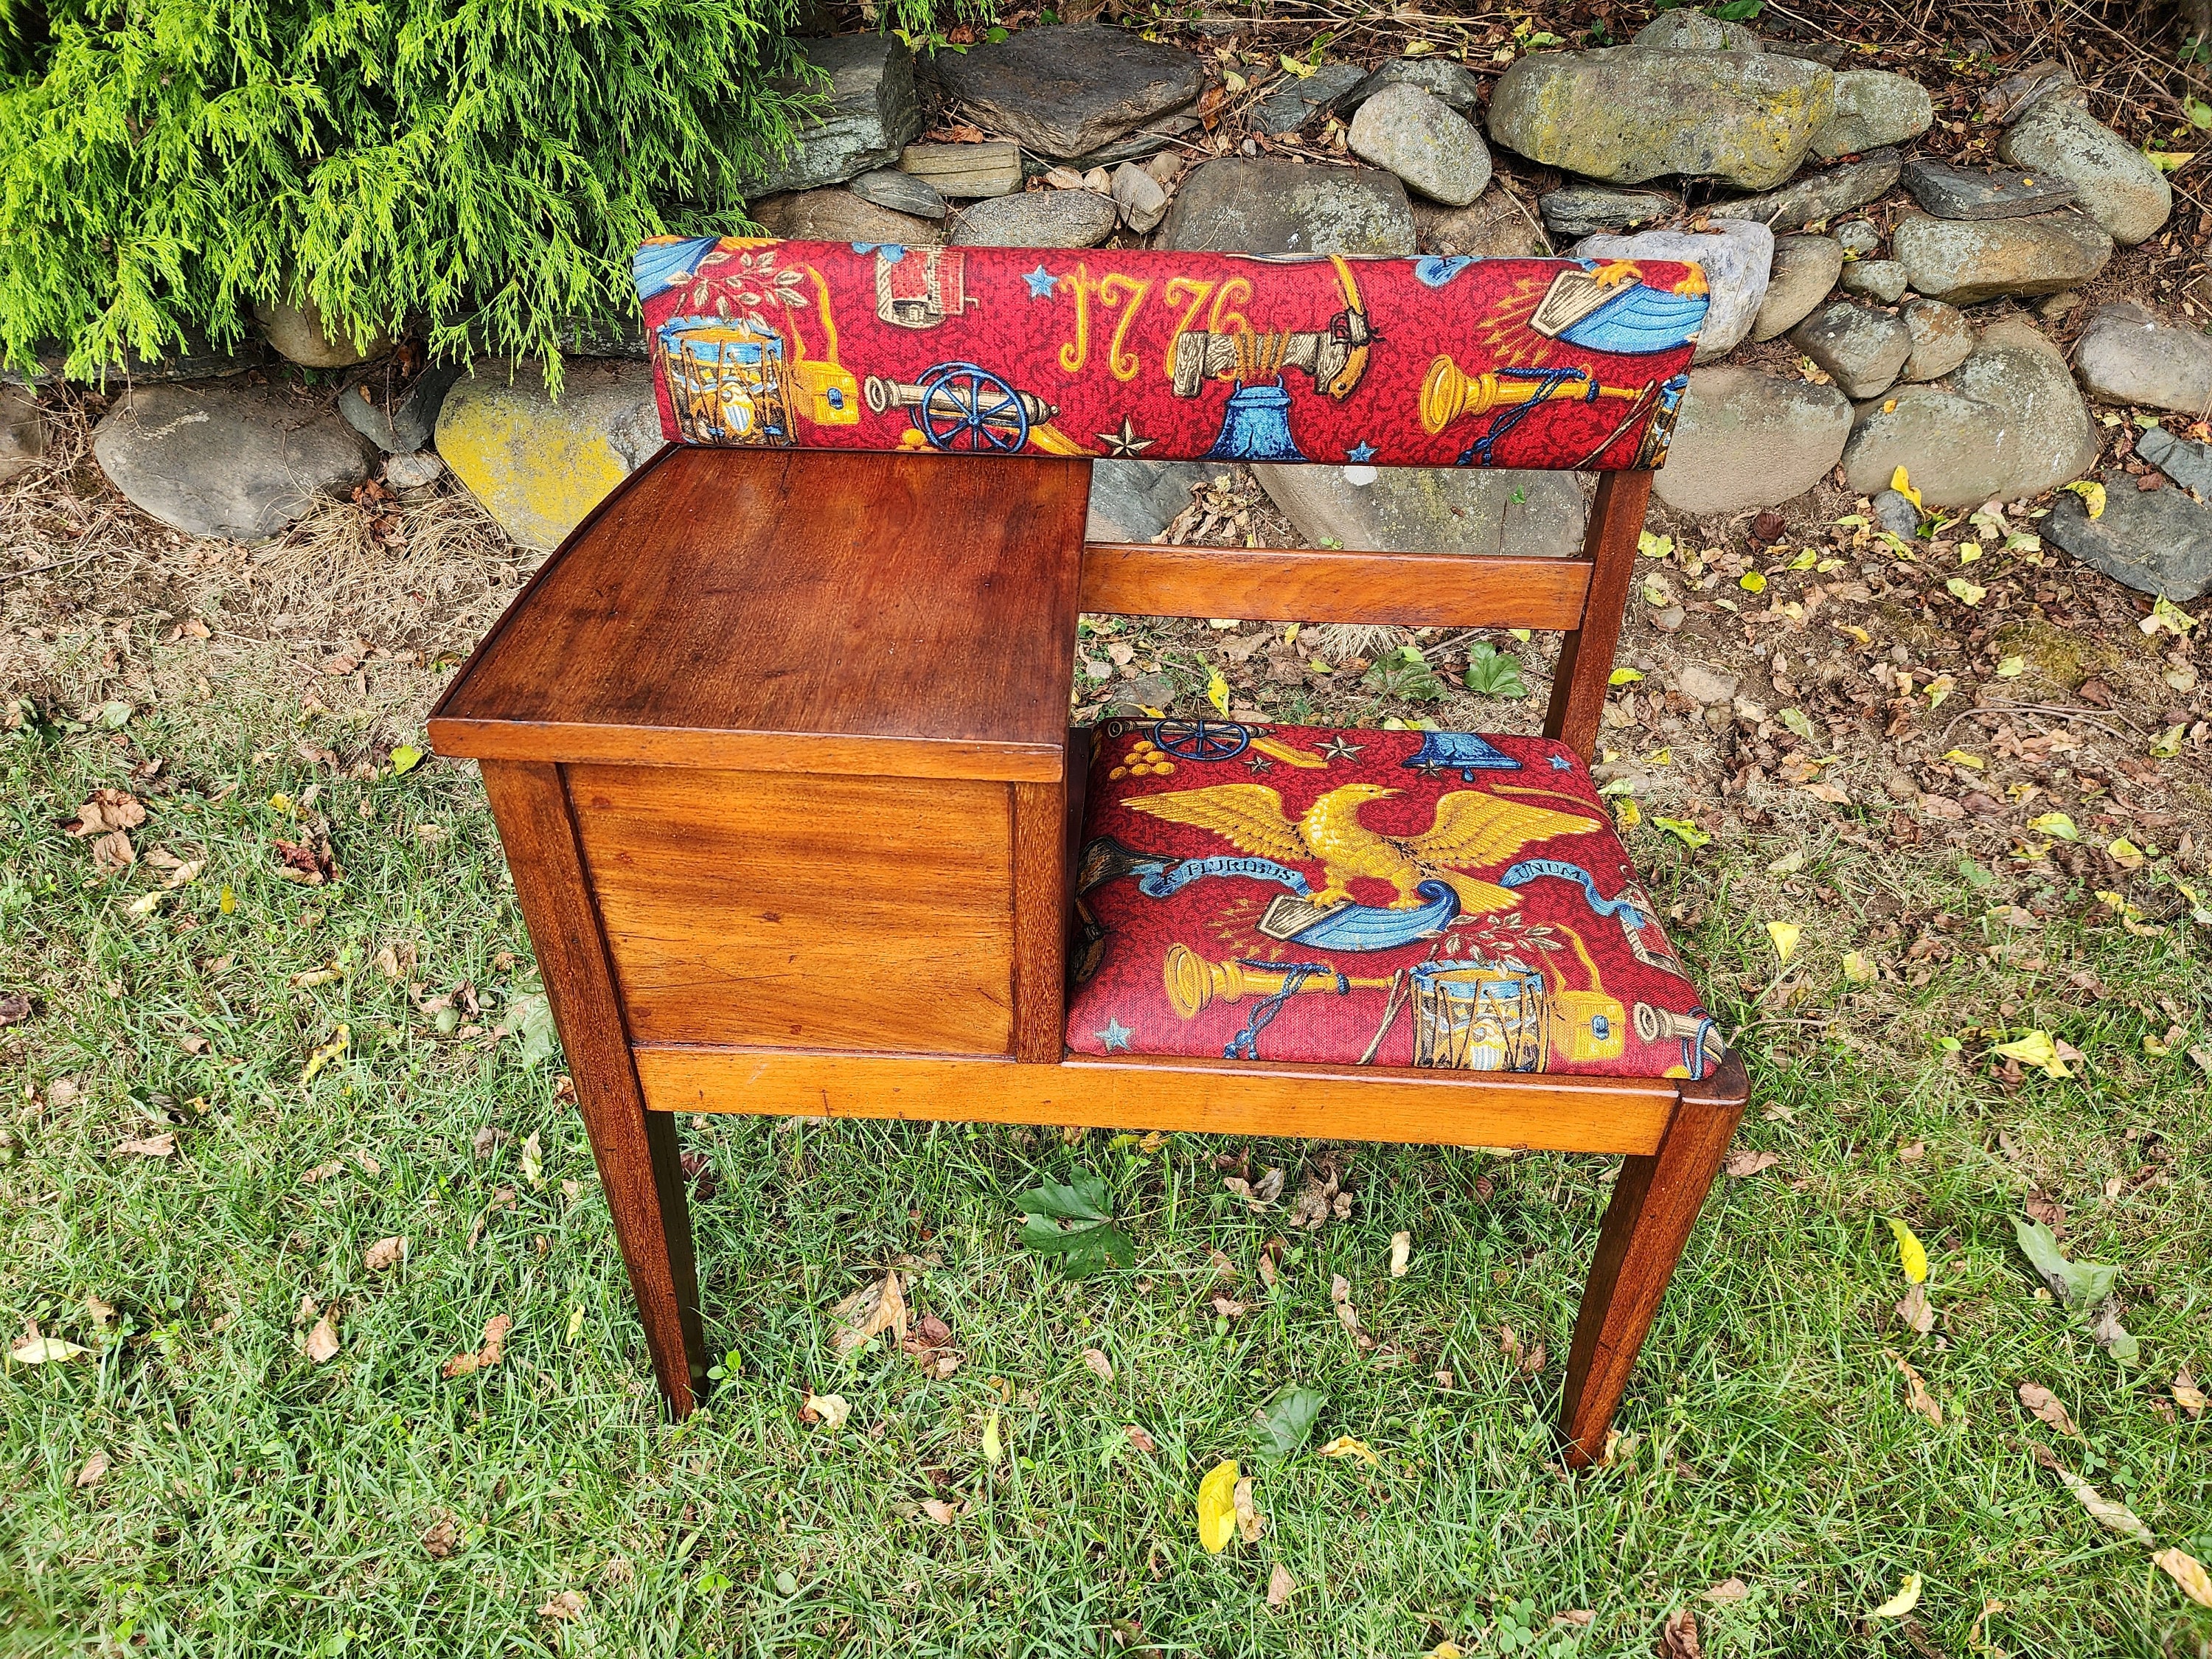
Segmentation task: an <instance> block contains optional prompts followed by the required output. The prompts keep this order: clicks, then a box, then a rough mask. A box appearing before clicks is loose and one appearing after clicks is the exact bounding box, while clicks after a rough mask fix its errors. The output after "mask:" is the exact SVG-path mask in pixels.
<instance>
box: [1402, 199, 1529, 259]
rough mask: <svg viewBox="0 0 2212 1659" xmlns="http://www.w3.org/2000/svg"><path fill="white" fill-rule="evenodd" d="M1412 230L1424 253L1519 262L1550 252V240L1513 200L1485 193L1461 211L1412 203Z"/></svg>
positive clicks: (1430, 203)
mask: <svg viewBox="0 0 2212 1659" xmlns="http://www.w3.org/2000/svg"><path fill="white" fill-rule="evenodd" d="M1413 228H1414V231H1415V233H1416V234H1418V236H1419V240H1420V250H1421V252H1424V253H1444V254H1454V253H1472V254H1474V256H1475V257H1476V258H1483V259H1520V258H1529V257H1531V256H1534V255H1538V254H1546V253H1549V252H1551V251H1552V244H1551V241H1550V240H1549V239H1548V238H1547V237H1546V235H1545V234H1544V229H1543V227H1542V226H1541V225H1539V224H1538V223H1537V222H1535V221H1534V219H1533V218H1532V217H1531V216H1529V213H1528V209H1526V208H1524V207H1522V205H1521V204H1520V202H1519V201H1518V199H1516V197H1513V196H1511V195H1510V194H1509V193H1507V191H1504V189H1502V188H1501V189H1498V190H1486V191H1483V192H1482V194H1481V195H1480V196H1478V197H1475V198H1474V200H1473V201H1472V202H1469V203H1468V204H1467V205H1466V206H1465V207H1463V208H1448V207H1440V206H1438V205H1437V204H1436V203H1434V202H1416V203H1414V204H1413Z"/></svg>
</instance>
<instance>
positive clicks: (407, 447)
mask: <svg viewBox="0 0 2212 1659" xmlns="http://www.w3.org/2000/svg"><path fill="white" fill-rule="evenodd" d="M460 374H461V366H460V365H459V363H432V364H430V365H429V366H428V368H424V369H423V370H422V373H420V374H416V376H415V377H414V378H413V379H411V380H410V379H408V378H407V377H405V376H404V375H403V374H400V373H399V372H398V369H397V368H395V367H394V366H393V365H392V364H391V363H390V362H385V363H380V364H379V365H377V366H376V367H375V368H371V369H369V370H368V371H367V372H366V373H365V374H356V375H355V376H354V377H353V378H352V379H350V380H348V381H347V382H346V383H345V385H344V386H343V388H341V389H340V391H339V392H338V413H339V414H341V415H343V416H345V420H346V424H347V425H348V426H349V427H351V428H353V429H354V430H355V431H356V432H358V433H360V434H361V435H362V437H364V438H366V439H368V441H369V442H371V443H373V444H374V445H375V446H376V447H378V448H379V449H380V450H382V451H383V452H384V453H386V454H387V455H408V454H412V453H414V452H415V451H416V450H418V449H420V448H422V446H423V445H424V444H427V443H428V442H429V441H430V436H431V434H433V433H435V431H436V430H437V429H438V410H439V408H440V406H441V404H444V403H445V401H446V393H447V392H449V391H451V390H452V389H453V382H454V381H455V380H459V378H460Z"/></svg>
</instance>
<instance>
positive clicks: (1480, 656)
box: [1467, 640, 1528, 697]
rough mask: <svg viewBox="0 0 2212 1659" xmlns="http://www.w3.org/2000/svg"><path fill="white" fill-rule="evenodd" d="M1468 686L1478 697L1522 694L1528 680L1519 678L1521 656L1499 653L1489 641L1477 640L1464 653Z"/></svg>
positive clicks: (1524, 694)
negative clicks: (1472, 646) (1468, 650)
mask: <svg viewBox="0 0 2212 1659" xmlns="http://www.w3.org/2000/svg"><path fill="white" fill-rule="evenodd" d="M1467 689H1468V690H1470V691H1472V692H1474V693H1475V695H1476V696H1484V697H1525V696H1528V682H1527V681H1525V680H1523V679H1522V678H1521V659H1519V658H1518V657H1516V656H1515V655H1514V654H1513V653H1511V652H1510V651H1504V652H1501V651H1500V650H1498V647H1496V646H1494V645H1492V643H1491V642H1490V641H1488V640H1480V641H1476V643H1475V647H1474V649H1473V650H1472V651H1470V652H1468V653H1467Z"/></svg>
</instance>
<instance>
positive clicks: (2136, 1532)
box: [2037, 1459, 2157, 1547]
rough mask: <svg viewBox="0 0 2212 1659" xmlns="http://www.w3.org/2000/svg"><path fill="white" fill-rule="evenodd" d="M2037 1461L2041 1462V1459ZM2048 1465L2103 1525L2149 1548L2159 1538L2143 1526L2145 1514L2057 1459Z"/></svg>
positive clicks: (2084, 1507) (2068, 1489) (2067, 1488)
mask: <svg viewBox="0 0 2212 1659" xmlns="http://www.w3.org/2000/svg"><path fill="white" fill-rule="evenodd" d="M2037 1461H2038V1462H2041V1460H2040V1459H2038V1460H2037ZM2045 1467H2046V1468H2049V1469H2050V1470H2051V1473H2052V1474H2055V1475H2057V1477H2058V1478H2059V1479H2060V1480H2063V1481H2064V1482H2065V1483H2066V1490H2067V1491H2069V1492H2072V1493H2073V1494H2074V1496H2075V1498H2077V1499H2078V1500H2079V1501H2080V1503H2081V1507H2082V1508H2083V1509H2085V1510H2088V1511H2089V1514H2090V1516H2091V1517H2092V1518H2093V1519H2094V1520H2095V1521H2096V1522H2098V1523H2099V1524H2100V1525H2101V1526H2104V1527H2107V1528H2111V1529H2112V1531H2114V1532H2116V1533H2118V1534H2119V1535H2120V1536H2121V1537H2123V1538H2128V1539H2132V1540H2134V1541H2136V1543H2138V1544H2141V1545H2143V1546H2144V1547H2149V1546H2150V1545H2152V1544H2154V1543H2155V1542H2156V1541H2157V1540H2155V1539H2154V1538H2153V1537H2152V1536H2151V1531H2150V1528H2148V1527H2146V1526H2145V1525H2143V1523H2142V1517H2141V1516H2137V1515H2136V1512H2135V1511H2134V1510H2131V1509H2130V1508H2129V1507H2128V1506H2127V1505H2126V1504H2123V1503H2121V1502H2119V1501H2118V1499H2117V1498H2107V1497H2106V1496H2105V1494H2104V1493H2102V1492H2099V1491H2098V1490H2097V1489H2096V1488H2095V1487H2094V1486H2091V1485H2090V1484H2089V1483H2088V1482H2087V1481H2086V1480H2083V1479H2082V1478H2081V1476H2080V1475H2078V1474H2075V1473H2074V1471H2073V1470H2071V1469H2069V1468H2066V1467H2065V1466H2064V1465H2063V1464H2061V1463H2059V1462H2057V1460H2056V1459H2053V1460H2052V1461H2051V1463H2049V1464H2047V1465H2046V1466H2045Z"/></svg>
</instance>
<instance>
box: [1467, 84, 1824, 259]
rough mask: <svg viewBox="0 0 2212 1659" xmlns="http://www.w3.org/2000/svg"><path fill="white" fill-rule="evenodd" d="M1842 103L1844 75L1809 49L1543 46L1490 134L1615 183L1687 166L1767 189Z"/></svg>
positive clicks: (1499, 109) (1496, 104)
mask: <svg viewBox="0 0 2212 1659" xmlns="http://www.w3.org/2000/svg"><path fill="white" fill-rule="evenodd" d="M1835 111H1836V94H1835V77H1834V76H1832V75H1831V74H1830V73H1829V72H1828V71H1827V70H1825V69H1823V68H1821V67H1820V65H1819V64H1812V63H1808V62H1806V61H1805V60H1804V59H1803V58H1780V57H1770V56H1768V55H1766V54H1765V53H1763V52H1660V51H1653V50H1650V49H1648V48H1646V47H1643V46H1614V47H1611V48H1608V49H1607V50H1604V51H1601V52H1535V53H1532V54H1531V55H1529V56H1528V57H1526V58H1520V59H1518V60H1517V61H1516V63H1515V64H1514V65H1513V67H1512V68H1510V69H1509V70H1506V71H1505V73H1504V76H1502V77H1500V79H1499V80H1498V85H1497V88H1496V89H1495V90H1494V91H1493V92H1492V94H1491V99H1490V136H1491V137H1492V139H1493V140H1495V141H1496V142H1497V143H1501V144H1504V146H1505V147H1506V148H1507V149H1513V150H1517V151H1518V152H1520V154H1522V155H1525V156H1527V157H1528V159H1529V160H1530V161H1541V162H1543V163H1545V164H1546V165H1547V166H1550V167H1560V168H1563V169H1565V171H1566V172H1569V173H1580V174H1581V175H1582V176H1583V178H1585V179H1603V180H1605V181H1606V182H1607V183H1608V184H1616V185H1640V184H1642V183H1643V182H1644V180H1645V179H1656V178H1658V177H1660V176H1661V175H1662V174H1663V173H1683V174H1688V175H1692V176H1694V177H1698V178H1717V179H1728V180H1729V182H1730V183H1732V184H1735V185H1738V186H1740V187H1741V188H1742V189H1745V190H1769V189H1771V188H1772V187H1773V186H1775V185H1778V184H1780V183H1781V182H1782V181H1783V180H1784V179H1787V178H1788V177H1789V176H1790V174H1791V173H1795V172H1796V170H1797V164H1798V163H1799V162H1800V161H1802V160H1804V157H1805V150H1806V146H1807V145H1808V143H1811V141H1812V137H1813V134H1814V132H1815V131H1817V130H1818V129H1819V128H1820V127H1821V126H1822V125H1825V124H1826V122H1827V121H1828V120H1829V119H1830V118H1832V116H1833V115H1834V114H1835ZM1792 228H1795V227H1792Z"/></svg>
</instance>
